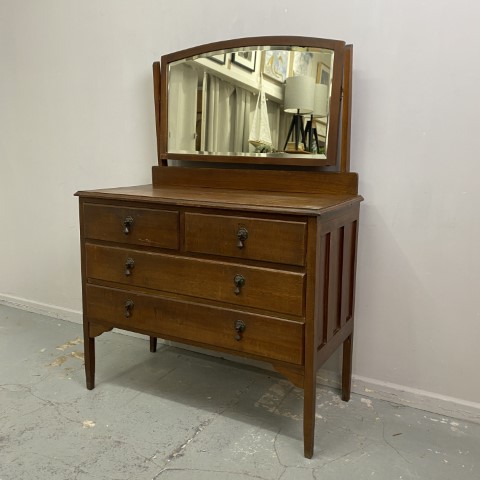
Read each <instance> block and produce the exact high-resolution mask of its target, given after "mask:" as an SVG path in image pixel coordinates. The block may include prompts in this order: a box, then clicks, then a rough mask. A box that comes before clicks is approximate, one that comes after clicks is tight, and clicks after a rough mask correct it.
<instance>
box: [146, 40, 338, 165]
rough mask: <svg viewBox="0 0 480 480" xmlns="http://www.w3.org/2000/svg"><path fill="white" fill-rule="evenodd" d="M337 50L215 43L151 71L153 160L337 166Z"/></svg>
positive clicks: (320, 43)
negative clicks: (154, 111)
mask: <svg viewBox="0 0 480 480" xmlns="http://www.w3.org/2000/svg"><path fill="white" fill-rule="evenodd" d="M344 49H345V43H344V42H342V41H336V40H326V39H316V38H306V37H256V38H246V39H238V40H231V41H227V42H218V43H214V44H209V45H204V46H200V47H196V48H193V49H189V50H184V51H180V52H176V53H174V54H170V55H166V56H163V57H162V62H161V73H160V65H159V64H158V63H157V64H154V73H155V78H156V79H157V80H156V84H158V89H157V90H159V92H160V93H159V94H158V95H157V97H158V98H156V100H157V102H156V107H157V128H158V140H159V145H158V147H159V160H160V161H161V162H163V163H165V162H166V160H169V159H170V160H188V161H209V162H228V163H237V164H242V163H247V164H267V165H268V164H271V165H297V166H328V165H335V164H336V163H337V145H338V135H339V129H340V112H341V91H342V81H343V56H344Z"/></svg>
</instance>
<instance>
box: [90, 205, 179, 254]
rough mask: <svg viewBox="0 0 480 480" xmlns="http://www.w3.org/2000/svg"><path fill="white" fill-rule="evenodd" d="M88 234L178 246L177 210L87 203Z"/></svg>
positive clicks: (156, 245)
mask: <svg viewBox="0 0 480 480" xmlns="http://www.w3.org/2000/svg"><path fill="white" fill-rule="evenodd" d="M83 214H84V231H85V237H86V238H91V239H95V240H106V241H110V242H119V243H128V244H132V245H148V246H152V247H160V248H169V249H178V244H179V242H178V236H179V235H178V224H179V221H178V218H179V215H178V212H175V211H169V210H153V209H148V208H129V207H116V206H111V205H97V204H93V203H86V204H85V205H84V207H83Z"/></svg>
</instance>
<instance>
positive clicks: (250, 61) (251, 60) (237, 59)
mask: <svg viewBox="0 0 480 480" xmlns="http://www.w3.org/2000/svg"><path fill="white" fill-rule="evenodd" d="M256 60H257V52H236V53H234V54H233V55H232V63H234V64H236V65H238V66H240V67H242V68H245V69H246V70H249V71H250V72H254V71H255V63H256Z"/></svg>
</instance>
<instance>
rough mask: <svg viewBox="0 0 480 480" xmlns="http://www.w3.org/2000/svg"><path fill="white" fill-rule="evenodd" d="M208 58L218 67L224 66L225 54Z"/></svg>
mask: <svg viewBox="0 0 480 480" xmlns="http://www.w3.org/2000/svg"><path fill="white" fill-rule="evenodd" d="M209 58H210V60H213V61H214V62H216V63H219V64H220V65H225V58H226V54H225V53H219V54H218V55H212V56H211V57H209Z"/></svg>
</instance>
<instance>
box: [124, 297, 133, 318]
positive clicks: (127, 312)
mask: <svg viewBox="0 0 480 480" xmlns="http://www.w3.org/2000/svg"><path fill="white" fill-rule="evenodd" d="M133 307H134V303H133V300H127V301H126V302H125V317H126V318H129V317H131V315H132V310H133Z"/></svg>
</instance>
